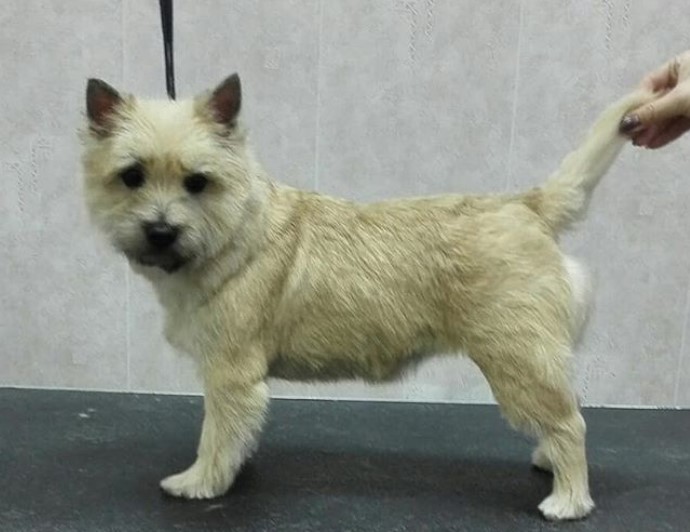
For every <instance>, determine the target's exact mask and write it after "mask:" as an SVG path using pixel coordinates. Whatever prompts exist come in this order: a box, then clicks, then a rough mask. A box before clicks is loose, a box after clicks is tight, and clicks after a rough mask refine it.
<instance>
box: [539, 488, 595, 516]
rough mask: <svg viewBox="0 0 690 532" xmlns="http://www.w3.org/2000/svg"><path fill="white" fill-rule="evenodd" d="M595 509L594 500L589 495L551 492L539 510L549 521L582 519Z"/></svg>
mask: <svg viewBox="0 0 690 532" xmlns="http://www.w3.org/2000/svg"><path fill="white" fill-rule="evenodd" d="M593 509H594V501H592V499H591V498H590V497H589V495H587V496H583V497H579V498H577V497H572V496H568V495H556V494H551V495H549V496H548V497H547V498H546V499H544V500H543V501H542V503H541V504H540V505H539V511H540V512H541V513H542V515H543V516H544V518H546V519H548V520H549V521H564V520H573V519H582V518H583V517H586V516H588V515H589V514H590V513H591V512H592V510H593Z"/></svg>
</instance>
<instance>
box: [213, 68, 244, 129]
mask: <svg viewBox="0 0 690 532" xmlns="http://www.w3.org/2000/svg"><path fill="white" fill-rule="evenodd" d="M206 105H207V106H208V109H209V111H210V112H211V116H212V117H213V119H214V121H216V122H218V123H219V124H222V125H224V126H227V127H232V126H234V125H235V121H236V120H237V116H238V115H239V114H240V107H241V106H242V86H241V84H240V77H239V76H238V75H237V74H233V75H232V76H228V77H227V78H225V80H224V81H223V82H222V83H221V84H220V85H218V86H217V87H216V88H215V89H214V90H213V92H212V93H211V95H210V96H209V97H208V100H207V104H206Z"/></svg>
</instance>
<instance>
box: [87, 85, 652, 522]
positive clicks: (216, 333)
mask: <svg viewBox="0 0 690 532" xmlns="http://www.w3.org/2000/svg"><path fill="white" fill-rule="evenodd" d="M651 98H652V96H651V95H650V94H647V93H642V92H638V93H634V94H631V95H629V96H627V97H625V98H623V99H622V100H621V101H619V102H618V103H615V104H614V105H612V106H611V107H610V108H609V109H608V110H606V111H605V112H604V113H603V115H602V116H601V117H600V118H599V119H598V121H597V122H596V124H595V125H594V127H593V129H592V131H591V132H590V133H589V135H588V136H586V138H585V139H584V141H583V143H582V145H581V146H580V147H579V148H578V149H577V150H575V151H574V152H572V153H571V154H570V155H568V156H567V157H566V158H565V160H564V161H563V162H562V163H561V166H560V168H559V169H558V170H557V171H556V172H555V173H554V174H553V175H552V176H551V178H550V179H549V180H547V181H546V182H545V184H544V185H543V186H541V187H539V188H535V189H533V190H530V191H527V192H524V193H520V194H514V195H509V194H505V195H495V196H461V195H446V196H438V197H428V198H419V199H399V200H393V201H383V202H380V203H373V204H366V205H363V204H356V203H352V202H349V201H344V200H340V199H334V198H331V197H328V196H325V195H322V194H317V193H314V192H307V191H302V190H296V189H293V188H290V187H287V186H282V185H279V184H277V183H276V182H274V181H273V180H271V179H270V178H269V176H267V175H266V173H265V171H264V170H263V169H262V167H261V165H260V164H259V162H258V161H257V159H256V158H255V157H254V154H253V152H252V150H251V148H250V146H249V144H248V142H247V136H246V133H245V130H244V129H243V127H242V124H241V122H240V121H239V113H240V107H241V88H240V80H239V77H238V76H237V75H232V76H230V77H229V78H227V79H226V80H225V81H223V82H222V83H221V84H220V85H219V86H218V87H217V88H216V89H215V90H212V91H209V92H206V93H204V94H202V95H200V96H198V97H196V98H195V99H191V100H186V101H151V100H140V99H137V98H135V97H133V96H129V95H122V94H120V93H118V92H117V91H116V90H115V89H113V88H112V87H110V86H109V85H107V84H106V83H104V82H103V81H100V80H93V79H92V80H90V81H89V82H88V85H87V91H86V111H87V113H86V114H87V119H88V120H87V126H86V127H85V128H84V131H83V133H82V137H83V143H84V154H83V168H84V174H85V195H86V202H87V205H88V210H89V212H90V215H91V217H92V219H93V221H94V223H95V224H96V225H97V226H98V227H99V228H100V229H101V230H102V231H103V232H105V234H106V235H107V237H108V238H109V240H110V241H111V242H112V244H113V245H114V246H115V248H117V249H118V250H119V251H120V252H122V253H123V254H124V256H125V257H126V258H127V259H128V261H129V263H130V264H131V267H132V268H133V269H134V270H135V271H136V272H137V273H140V274H141V275H143V276H144V277H146V278H148V279H149V280H150V281H151V283H152V284H153V286H154V288H155V290H156V293H157V296H158V298H159V300H160V302H161V304H162V305H163V307H164V309H165V315H166V324H165V335H166V338H167V339H168V340H169V342H170V343H171V344H172V345H173V346H174V347H176V348H178V349H179V350H181V351H183V352H186V353H188V354H189V355H191V356H192V357H193V358H194V360H195V361H196V363H197V364H198V367H199V370H200V374H201V375H202V377H203V384H204V420H203V426H202V428H201V437H200V442H199V447H198V455H197V458H196V461H195V462H194V463H193V465H192V466H191V467H190V468H189V469H187V470H186V471H183V472H182V473H179V474H176V475H172V476H169V477H167V478H165V479H164V480H163V481H162V482H161V487H162V488H163V490H165V491H166V492H167V493H169V494H172V495H175V496H179V497H186V498H211V497H216V496H219V495H221V494H223V493H225V492H226V491H227V490H228V488H229V487H230V486H231V484H232V483H233V480H234V478H235V475H236V474H237V472H238V470H239V469H240V467H241V466H242V464H243V462H244V461H245V460H246V459H247V457H248V456H249V455H250V454H251V453H252V452H253V451H254V449H255V448H256V445H257V439H258V436H259V432H260V431H261V427H262V423H263V420H264V416H265V413H266V409H267V407H268V403H269V393H268V387H267V384H266V380H267V379H268V378H269V377H276V378H281V379H290V380H304V381H313V380H337V379H364V380H366V381H369V382H381V381H390V380H393V379H398V378H400V377H401V376H402V375H403V374H404V372H405V370H406V369H407V368H410V367H411V366H413V365H414V364H415V363H417V362H419V361H420V360H422V359H424V358H427V357H430V356H432V355H434V354H439V353H457V352H462V353H465V354H466V355H467V356H469V357H470V358H471V359H472V360H473V361H474V362H475V363H476V364H477V366H478V367H479V368H480V369H481V371H482V372H483V374H484V375H485V377H486V379H487V380H488V382H489V385H490V387H491V390H492V392H493V394H494V396H495V398H496V400H497V402H498V404H499V405H500V407H501V410H502V412H503V414H504V416H505V417H506V418H507V419H508V420H509V421H510V423H511V424H512V425H514V426H515V427H516V428H518V429H521V430H524V431H526V432H528V433H529V434H531V435H533V436H534V437H535V438H536V439H537V441H538V444H537V446H536V449H535V451H534V453H533V456H532V461H533V463H534V464H535V465H536V466H538V467H540V468H543V469H547V470H550V471H552V472H553V474H554V482H553V491H552V493H551V494H550V495H549V496H548V497H547V498H546V499H545V500H544V501H543V502H542V503H541V504H540V505H539V509H540V510H541V512H542V514H543V515H544V516H545V517H546V518H548V519H554V520H559V519H577V518H581V517H584V516H586V515H587V514H588V513H590V511H591V510H592V508H593V507H594V504H593V502H592V499H591V497H590V494H589V487H588V478H587V462H586V456H585V422H584V420H583V418H582V416H581V414H580V410H579V406H578V401H577V398H576V395H575V393H574V392H573V390H572V387H571V385H570V383H569V375H568V365H569V359H570V355H571V350H572V346H573V343H574V342H575V339H576V337H577V335H578V333H579V331H580V329H581V326H582V325H583V322H584V320H585V314H586V303H587V295H588V283H587V276H586V274H585V271H584V270H583V268H582V267H580V266H579V265H578V263H577V262H575V261H574V260H573V259H571V258H569V257H567V256H566V255H564V254H563V252H562V251H560V249H559V247H558V243H557V238H558V235H559V234H560V233H561V232H562V231H563V230H564V229H566V228H567V227H568V226H569V225H570V224H571V223H572V222H573V221H575V220H576V219H577V218H578V217H579V216H580V215H582V214H583V213H584V211H585V209H586V206H587V203H588V200H589V197H590V194H591V192H592V189H593V188H594V187H595V185H596V184H597V182H598V181H599V180H600V178H601V177H602V175H603V174H604V173H605V172H606V171H607V170H608V168H609V166H610V165H611V164H612V163H613V161H614V159H615V158H616V156H617V154H618V152H619V151H620V149H621V147H622V146H623V144H624V142H625V139H624V138H622V137H621V136H620V135H619V134H618V124H619V121H620V119H621V118H622V117H623V116H624V115H625V114H626V112H628V111H629V110H631V109H632V108H635V107H637V106H638V105H641V104H643V103H647V102H648V101H650V100H651ZM458 170H459V171H461V170H462V169H461V168H460V169H458Z"/></svg>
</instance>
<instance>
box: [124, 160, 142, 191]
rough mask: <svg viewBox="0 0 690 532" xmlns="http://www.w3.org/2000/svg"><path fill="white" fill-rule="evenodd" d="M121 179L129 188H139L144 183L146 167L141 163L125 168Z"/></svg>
mask: <svg viewBox="0 0 690 532" xmlns="http://www.w3.org/2000/svg"><path fill="white" fill-rule="evenodd" d="M120 180H121V181H122V182H123V183H124V184H125V186H126V187H127V188H139V187H140V186H142V185H143V184H144V169H143V168H142V167H141V165H139V164H135V165H133V166H130V167H129V168H125V169H124V170H123V171H122V172H120Z"/></svg>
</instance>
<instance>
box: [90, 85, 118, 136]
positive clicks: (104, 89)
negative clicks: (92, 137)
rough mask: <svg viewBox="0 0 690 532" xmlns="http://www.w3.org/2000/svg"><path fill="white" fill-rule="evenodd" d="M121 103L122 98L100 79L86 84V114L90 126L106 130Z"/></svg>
mask: <svg viewBox="0 0 690 532" xmlns="http://www.w3.org/2000/svg"><path fill="white" fill-rule="evenodd" d="M121 103H122V96H120V94H119V93H118V92H117V91H116V90H115V89H113V88H112V87H111V86H110V85H108V84H107V83H106V82H105V81H102V80H100V79H90V80H89V81H88V82H87V84H86V114H87V116H88V118H89V121H90V122H91V124H92V125H94V126H96V127H97V128H98V129H101V130H103V129H106V128H107V127H108V126H109V125H110V123H111V119H112V116H113V114H114V113H115V111H116V110H117V107H118V106H119V105H120V104H121Z"/></svg>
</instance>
